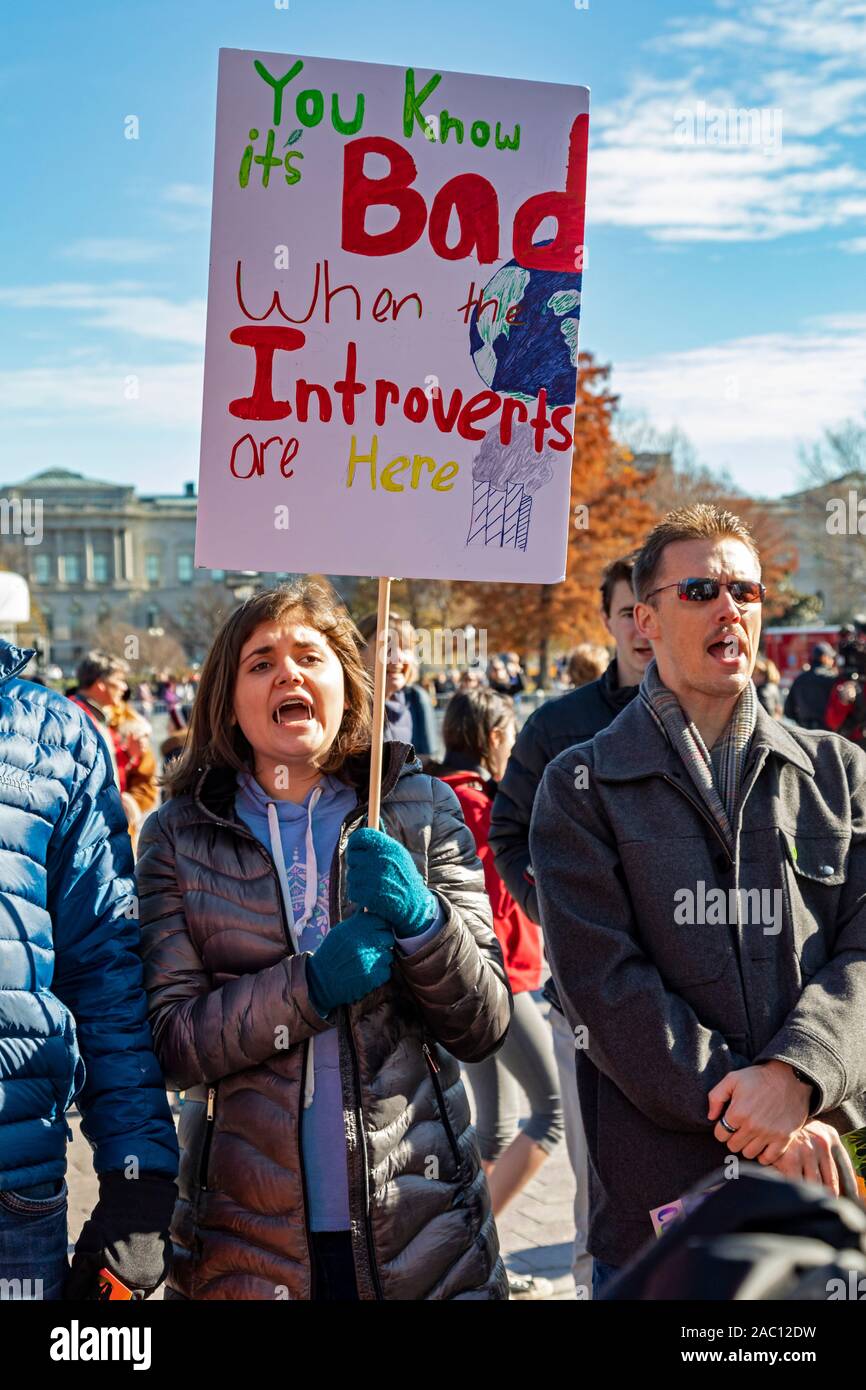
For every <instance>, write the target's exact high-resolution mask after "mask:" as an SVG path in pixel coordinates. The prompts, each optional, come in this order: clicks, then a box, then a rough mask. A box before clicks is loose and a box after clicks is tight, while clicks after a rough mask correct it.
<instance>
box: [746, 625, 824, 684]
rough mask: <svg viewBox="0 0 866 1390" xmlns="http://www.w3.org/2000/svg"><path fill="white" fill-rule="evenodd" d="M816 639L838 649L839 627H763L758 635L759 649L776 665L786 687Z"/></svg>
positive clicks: (797, 671) (807, 658) (803, 664)
mask: <svg viewBox="0 0 866 1390" xmlns="http://www.w3.org/2000/svg"><path fill="white" fill-rule="evenodd" d="M816 642H829V644H830V646H831V647H833V649H834V650H836V651H838V649H839V626H838V624H837V625H836V626H833V625H832V624H828V625H825V626H824V627H765V628H764V631H763V633H762V634H761V650H762V651H763V653H764V655H765V656H767V657H769V659H770V661H774V662H775V663H776V665H777V666H778V668H779V674H780V675H781V678H782V682H781V683H782V686H783V688H784V689H785V690H787V689H788V687H789V686H790V684H791V682H792V681H793V680H794V678H795V677H796V676H799V674H800V672H801V671H802V670H803V668H804V666H808V665H809V663H810V661H811V657H812V648H813V647H814V645H815V643H816Z"/></svg>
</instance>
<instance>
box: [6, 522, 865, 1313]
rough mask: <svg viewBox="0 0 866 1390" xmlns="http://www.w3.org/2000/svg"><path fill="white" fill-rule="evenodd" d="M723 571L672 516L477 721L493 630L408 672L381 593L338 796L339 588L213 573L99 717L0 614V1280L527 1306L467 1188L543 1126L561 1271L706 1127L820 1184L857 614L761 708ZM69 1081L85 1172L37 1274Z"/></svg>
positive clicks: (504, 1179)
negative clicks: (186, 630)
mask: <svg viewBox="0 0 866 1390" xmlns="http://www.w3.org/2000/svg"><path fill="white" fill-rule="evenodd" d="M695 576H697V577H695ZM764 597H765V592H764V588H763V585H762V582H761V569H760V557H759V555H758V551H757V548H756V545H755V542H754V540H753V538H752V536H751V534H750V532H749V531H748V529H747V528H746V527H745V526H744V525H743V523H742V522H741V521H740V520H739V519H738V518H737V517H735V516H733V515H731V514H730V513H729V512H726V511H723V510H720V509H719V508H717V507H714V506H691V507H687V508H683V509H680V510H679V511H676V512H673V513H671V514H670V515H669V516H668V517H667V518H665V520H664V521H663V522H661V523H660V524H659V525H657V526H656V527H655V528H654V529H653V531H652V532H651V533H650V535H649V536H648V537H647V538H646V540H645V542H644V544H643V546H642V547H641V548H640V550H639V551H638V552H636V553H634V554H632V555H628V556H624V557H622V558H619V559H617V560H615V561H614V562H613V563H611V564H610V565H609V566H608V567H607V569H606V570H605V572H604V574H603V575H602V576H600V594H599V607H600V617H601V621H602V623H603V625H604V628H605V630H606V632H607V634H608V636H609V639H610V643H611V647H612V649H613V656H612V657H611V654H610V651H609V649H608V648H607V647H603V646H598V645H596V644H593V643H590V642H581V643H579V644H578V645H577V646H576V647H575V648H574V650H573V651H572V652H571V653H570V654H568V655H567V657H566V658H565V660H564V662H563V664H562V668H561V670H562V683H563V685H565V684H566V682H567V683H568V686H569V688H568V689H567V690H566V691H565V693H562V692H561V691H558V692H557V693H556V694H555V696H552V697H551V698H549V699H547V700H545V701H544V702H543V703H540V704H539V705H538V706H537V707H536V708H535V709H534V710H533V711H532V712H531V713H530V714H529V716H528V718H526V720H525V722H523V723H522V726H520V727H519V724H520V721H519V718H518V712H519V709H520V701H521V700H522V699H523V698H524V697H525V694H526V690H527V684H528V682H527V678H526V675H525V672H524V670H523V668H522V665H521V662H520V659H519V657H518V655H517V654H516V653H513V652H503V653H501V654H499V655H497V656H496V657H494V658H493V660H492V661H490V662H489V664H488V667H487V669H486V671H485V672H482V671H481V670H480V669H478V668H471V669H469V670H468V671H463V672H459V671H454V670H450V671H442V672H441V673H439V674H438V676H437V677H436V678H435V679H433V678H431V681H430V682H429V683H428V684H427V685H426V686H425V684H422V682H421V680H420V679H419V672H418V669H417V665H416V662H415V651H414V637H415V634H414V632H413V629H412V626H411V624H410V623H409V622H408V620H407V619H405V618H403V617H401V616H400V615H393V616H392V618H391V620H390V627H389V632H388V634H387V643H388V647H387V664H386V671H387V677H386V689H385V728H384V735H385V743H384V755H383V769H382V782H381V813H380V820H379V824H378V826H376V827H371V826H368V824H367V820H368V801H369V791H370V766H371V744H372V740H373V729H372V722H371V721H372V713H371V699H370V694H371V672H372V668H373V664H374V661H375V655H376V642H375V640H374V639H375V635H376V617H375V615H374V614H373V615H368V616H366V617H364V618H362V619H361V620H360V622H359V623H358V624H357V626H356V625H355V624H354V623H353V621H352V619H351V618H350V616H349V615H348V613H347V612H346V610H345V608H343V606H342V605H341V604H340V603H339V601H338V600H337V599H336V596H335V595H333V594H332V593H330V592H329V591H327V590H326V589H325V588H324V587H323V586H321V585H319V584H317V583H314V582H310V581H306V580H303V581H298V582H296V583H294V584H291V585H286V586H282V587H280V588H277V589H274V590H268V591H265V592H261V593H258V594H256V595H254V596H253V597H252V598H251V599H249V600H248V601H247V602H245V603H244V604H243V605H241V606H240V607H239V608H237V609H236V610H235V611H234V612H232V613H231V614H230V615H229V616H228V618H227V619H226V621H225V623H224V624H223V626H222V628H221V630H220V632H219V633H218V634H217V636H216V638H215V640H214V642H213V644H212V647H211V650H210V652H209V654H208V656H207V658H206V660H205V662H204V665H203V668H202V670H201V672H200V677H199V679H198V680H197V682H196V688H195V690H194V691H193V690H192V689H190V690H189V691H185V692H181V693H180V694H179V693H178V691H177V689H176V688H174V686H173V683H171V682H169V681H165V682H164V683H162V684H161V685H157V684H156V683H154V685H153V686H151V684H150V683H149V682H148V683H147V685H146V688H145V689H142V688H141V687H139V689H138V691H137V703H138V710H136V709H134V708H133V705H132V704H131V703H130V700H129V695H130V679H131V673H130V671H129V668H128V666H126V664H125V663H124V662H122V661H120V660H119V659H117V658H114V657H111V656H110V655H106V654H103V653H91V654H89V656H88V657H87V658H86V660H85V661H84V662H83V663H82V666H81V668H80V670H79V672H78V679H77V685H76V688H75V690H74V691H73V692H72V693H71V695H70V697H69V698H64V697H63V696H61V695H59V694H57V693H55V692H53V691H50V690H48V689H46V688H45V687H43V686H39V685H36V684H32V683H30V682H27V681H26V680H24V679H22V677H21V672H22V670H23V669H24V667H25V666H26V663H27V660H28V657H29V653H27V652H25V651H21V650H20V649H18V648H15V647H13V646H11V645H9V644H8V643H0V733H2V735H3V738H2V741H0V807H2V810H3V816H4V825H6V826H7V827H8V829H7V830H6V831H5V832H4V852H3V856H2V857H0V907H2V910H3V913H4V914H5V920H6V922H7V924H11V925H12V929H11V930H10V929H8V928H7V929H6V930H2V929H0V991H2V995H3V999H4V1000H5V1003H4V1005H3V1008H2V1010H0V1277H3V1278H11V1277H22V1276H23V1274H24V1273H25V1272H26V1273H27V1275H28V1276H33V1277H38V1278H39V1279H40V1280H41V1281H42V1284H41V1287H42V1296H43V1297H45V1298H67V1299H80V1298H89V1297H95V1296H97V1291H98V1288H99V1285H100V1279H101V1278H103V1277H104V1275H103V1272H104V1271H106V1270H107V1271H108V1272H109V1274H111V1275H112V1276H113V1277H114V1278H115V1279H117V1280H119V1281H121V1282H122V1283H123V1284H124V1285H125V1286H126V1287H127V1288H129V1289H132V1290H136V1291H141V1292H143V1293H145V1294H150V1293H152V1292H153V1291H154V1290H155V1289H156V1288H157V1287H159V1285H160V1284H162V1283H163V1281H165V1285H166V1293H165V1296H166V1298H168V1299H174V1300H181V1299H192V1300H208V1299H242V1300H248V1299H272V1298H289V1299H293V1300H303V1301H357V1300H370V1299H384V1300H427V1299H431V1300H440V1299H487V1300H500V1299H504V1298H507V1297H509V1296H517V1297H521V1296H524V1297H526V1296H533V1294H537V1293H538V1289H537V1288H534V1287H533V1281H532V1280H531V1279H528V1278H518V1277H516V1276H514V1275H510V1274H509V1273H508V1272H507V1271H506V1269H505V1267H504V1264H503V1261H502V1258H501V1256H500V1254H499V1249H498V1240H497V1234H496V1218H497V1217H498V1216H500V1215H501V1213H502V1212H503V1211H504V1210H505V1208H506V1207H507V1205H508V1203H509V1202H511V1201H513V1200H514V1198H515V1197H516V1195H517V1194H518V1193H519V1192H520V1191H521V1190H522V1188H523V1187H524V1186H525V1185H526V1183H527V1182H529V1181H530V1180H531V1179H532V1178H533V1177H534V1176H535V1175H536V1174H537V1173H538V1172H539V1171H540V1170H541V1169H542V1168H543V1165H544V1164H545V1162H546V1161H547V1159H548V1156H549V1155H550V1153H551V1152H552V1151H553V1150H554V1148H555V1147H556V1146H557V1144H558V1143H559V1142H560V1141H561V1139H562V1138H563V1137H564V1139H565V1142H566V1145H567V1150H568V1156H569V1160H570V1164H571V1167H572V1170H573V1173H574V1178H575V1207H574V1228H575V1238H574V1252H573V1272H574V1278H575V1283H576V1285H577V1286H578V1288H579V1289H581V1290H583V1291H584V1294H585V1295H586V1294H588V1293H589V1291H590V1290H591V1291H592V1295H593V1296H596V1297H597V1296H600V1295H602V1294H603V1293H605V1291H607V1292H611V1290H612V1287H615V1282H614V1281H616V1280H617V1279H618V1277H620V1276H621V1275H622V1272H623V1270H624V1269H626V1268H630V1267H631V1266H632V1264H633V1262H634V1261H635V1260H636V1259H639V1258H640V1256H641V1252H642V1250H643V1249H644V1247H645V1246H646V1243H647V1241H648V1240H649V1241H651V1240H652V1236H653V1224H652V1218H651V1213H652V1212H653V1211H654V1210H656V1209H658V1208H660V1207H662V1206H663V1205H664V1204H666V1203H667V1204H670V1203H672V1202H674V1201H675V1200H676V1199H677V1198H679V1197H680V1196H681V1194H683V1193H685V1192H686V1191H687V1190H688V1189H689V1188H690V1187H692V1186H693V1185H694V1184H696V1183H700V1182H702V1181H704V1180H706V1179H707V1178H708V1177H709V1176H710V1175H711V1174H713V1173H714V1172H716V1171H717V1170H718V1169H719V1168H720V1167H721V1166H722V1164H723V1162H724V1160H725V1159H728V1158H730V1157H731V1156H735V1157H736V1158H737V1159H744V1160H752V1161H754V1162H756V1163H757V1164H759V1165H762V1166H763V1168H765V1169H767V1170H768V1171H770V1170H771V1171H773V1172H774V1173H775V1174H776V1175H778V1177H779V1179H780V1180H781V1179H786V1180H789V1181H810V1182H813V1183H818V1184H821V1185H822V1186H823V1187H824V1189H825V1190H827V1191H829V1192H830V1193H832V1194H833V1195H838V1194H839V1193H840V1192H842V1191H847V1190H850V1187H851V1183H852V1181H853V1169H852V1167H851V1160H850V1158H849V1155H848V1152H847V1150H846V1149H845V1147H844V1145H843V1144H841V1143H840V1139H839V1136H840V1135H842V1134H847V1133H849V1132H850V1131H853V1130H856V1129H858V1128H860V1127H862V1126H863V1125H864V1123H866V910H864V908H863V905H862V904H863V902H864V896H866V805H864V801H863V798H864V790H863V789H864V786H866V756H864V753H863V752H862V750H861V749H860V748H859V747H858V746H857V745H858V742H859V741H860V739H859V731H860V724H859V723H858V722H857V721H858V719H859V714H858V710H859V703H858V702H859V699H860V684H859V671H858V668H857V666H856V660H857V659H859V657H858V653H859V651H860V647H861V646H862V645H863V636H864V632H866V625H864V627H863V629H862V630H860V629H859V628H858V627H854V628H853V629H852V631H851V634H850V635H849V636H848V637H847V638H845V640H844V641H843V643H842V654H841V660H842V667H841V669H840V668H839V667H838V665H837V656H836V653H835V652H834V651H833V649H832V648H830V649H829V650H827V649H826V648H823V647H818V648H816V650H815V652H814V653H813V662H812V665H811V668H810V669H809V670H808V671H807V672H804V673H803V674H802V675H801V676H799V677H798V678H797V680H795V681H794V683H793V685H792V687H791V689H790V692H789V693H788V695H787V699H786V701H785V704H784V708H783V707H782V698H781V693H780V691H779V677H778V672H777V671H776V670H775V668H774V667H773V666H772V663H770V662H768V661H767V660H766V658H764V657H762V656H761V653H760V635H761V612H762V604H763V601H764ZM384 636H385V635H383V634H380V637H384ZM846 642H847V645H846ZM858 644H859V645H858ZM193 695H194V698H192V697H193ZM187 696H188V697H189V698H185V697H187ZM157 699H159V700H161V701H162V702H163V708H164V709H165V710H166V712H167V713H168V715H169V718H170V722H171V726H172V729H171V733H170V735H169V737H168V739H166V740H165V741H164V742H163V744H162V745H161V753H162V759H163V767H162V781H161V785H158V777H157V768H156V759H155V752H154V749H153V748H152V746H151V744H152V741H153V740H152V733H151V732H150V731H149V726H148V724H147V720H146V712H147V710H148V700H150V702H151V703H150V706H149V708H150V712H151V713H152V712H153V709H154V708H155V702H156V700H157ZM434 701H435V702H436V703H437V704H439V705H440V706H444V716H443V718H442V721H441V731H440V728H439V724H438V720H437V718H436V717H435V715H434ZM840 711H841V714H840ZM834 721H835V723H834ZM834 727H835V728H836V729H839V730H840V731H841V733H842V735H844V736H842V737H840V736H838V735H837V734H834V733H832V732H828V729H832V728H834ZM710 902H712V904H713V907H712V908H709V909H708V907H707V904H708V903H710ZM713 908H715V910H713ZM0 928H2V921H0ZM465 1082H468V1087H469V1090H470V1091H471V1094H472V1097H473V1101H474V1108H475V1120H474V1124H472V1123H470V1104H469V1098H468V1094H467V1089H466V1086H465V1084H464V1083H465ZM167 1092H169V1093H170V1092H176V1093H177V1094H178V1096H179V1098H180V1100H181V1102H182V1103H181V1105H180V1113H179V1122H178V1125H177V1130H176V1129H175V1124H174V1121H173V1118H172V1115H171V1112H170V1109H169V1104H168V1100H167ZM523 1096H525V1097H526V1101H527V1104H528V1110H529V1116H528V1119H526V1120H525V1122H523V1123H522V1124H521V1123H520V1117H521V1113H522V1109H523V1108H524V1107H523V1101H522V1097H523ZM73 1098H75V1100H76V1103H77V1105H78V1107H79V1109H80V1111H81V1115H82V1124H83V1131H84V1133H85V1135H86V1137H87V1139H88V1141H89V1142H90V1144H91V1146H92V1148H93V1153H94V1164H95V1168H96V1172H97V1174H98V1177H99V1200H98V1203H97V1205H96V1207H95V1209H94V1211H93V1213H92V1215H91V1217H90V1219H89V1220H88V1221H87V1223H86V1224H85V1226H84V1229H83V1231H82V1233H81V1235H80V1237H79V1239H78V1242H77V1244H76V1247H75V1253H74V1255H73V1258H72V1263H71V1267H70V1266H69V1264H68V1262H67V1257H66V1209H65V1208H66V1189H65V1182H64V1172H65V1164H66V1140H67V1130H66V1122H65V1119H64V1111H65V1109H66V1107H67V1106H68V1105H69V1104H70V1103H71V1101H72V1099H73Z"/></svg>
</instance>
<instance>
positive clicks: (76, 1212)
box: [67, 1111, 575, 1301]
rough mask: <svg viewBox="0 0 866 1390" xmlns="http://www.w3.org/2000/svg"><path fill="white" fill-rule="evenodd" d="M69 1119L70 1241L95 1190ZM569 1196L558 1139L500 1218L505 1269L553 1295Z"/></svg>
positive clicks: (565, 1257)
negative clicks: (532, 1278)
mask: <svg viewBox="0 0 866 1390" xmlns="http://www.w3.org/2000/svg"><path fill="white" fill-rule="evenodd" d="M69 1122H70V1127H71V1129H72V1132H73V1134H74V1136H75V1138H74V1142H73V1143H72V1144H70V1146H69V1169H68V1172H67V1181H68V1183H69V1239H70V1242H72V1243H74V1242H75V1240H76V1238H77V1236H78V1233H79V1231H80V1230H81V1227H82V1225H83V1223H84V1221H86V1219H87V1217H88V1216H89V1214H90V1212H91V1210H92V1209H93V1206H94V1203H95V1202H96V1198H97V1195H98V1194H97V1187H96V1179H95V1177H94V1175H93V1167H92V1165H91V1162H90V1146H89V1144H88V1143H87V1140H86V1139H85V1138H84V1136H83V1134H81V1132H80V1125H79V1119H78V1113H77V1111H72V1112H70V1115H69ZM573 1200H574V1179H573V1177H572V1174H571V1168H570V1167H569V1163H568V1155H567V1153H566V1151H565V1144H564V1143H562V1144H560V1146H559V1148H558V1149H557V1150H556V1152H555V1153H553V1154H552V1155H551V1157H550V1158H549V1159H548V1160H547V1162H546V1163H545V1165H544V1167H543V1168H542V1169H541V1172H540V1173H539V1174H538V1176H537V1177H536V1178H535V1179H534V1180H533V1181H532V1182H531V1183H530V1184H529V1186H528V1187H526V1188H524V1190H523V1192H522V1193H521V1194H520V1196H519V1197H518V1198H517V1200H516V1201H515V1202H514V1203H512V1205H511V1207H509V1209H508V1210H507V1211H506V1212H505V1213H504V1214H503V1216H502V1217H501V1218H500V1221H499V1239H500V1244H501V1246H502V1253H503V1255H504V1256H505V1262H506V1264H507V1265H508V1267H509V1269H512V1270H514V1271H515V1272H516V1273H519V1274H534V1275H536V1276H539V1275H540V1276H542V1277H543V1278H545V1279H550V1280H551V1281H552V1283H553V1293H552V1295H551V1297H552V1298H554V1299H572V1300H573V1299H574V1297H575V1292H574V1284H573V1282H572V1278H571V1272H570V1266H571V1241H572V1236H573V1225H572V1203H573ZM521 1301H523V1300H521Z"/></svg>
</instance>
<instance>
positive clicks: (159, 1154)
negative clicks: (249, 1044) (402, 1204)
mask: <svg viewBox="0 0 866 1390" xmlns="http://www.w3.org/2000/svg"><path fill="white" fill-rule="evenodd" d="M32 655H33V653H32V651H24V650H22V649H21V648H19V647H15V646H12V645H11V644H10V643H8V642H4V641H2V640H0V1281H3V1283H2V1287H3V1288H4V1289H5V1290H11V1291H12V1295H11V1296H13V1297H16V1296H17V1297H23V1298H40V1297H41V1298H43V1299H60V1298H67V1299H69V1298H72V1299H82V1298H91V1297H95V1296H96V1290H97V1280H98V1275H99V1271H100V1269H102V1268H103V1267H105V1268H107V1269H108V1271H109V1272H110V1273H111V1274H113V1275H115V1276H116V1277H117V1278H119V1279H120V1280H121V1281H122V1282H123V1283H124V1284H126V1285H127V1287H129V1288H131V1289H134V1290H138V1291H141V1292H143V1293H144V1294H148V1293H151V1292H153V1290H154V1289H155V1288H157V1287H158V1285H159V1284H160V1283H161V1282H162V1280H163V1279H164V1277H165V1274H166V1262H167V1259H168V1256H169V1254H170V1249H171V1247H170V1243H169V1240H168V1228H169V1222H170V1219H171V1213H172V1209H173V1206H174V1201H175V1197H176V1188H175V1181H174V1180H175V1176H176V1174H177V1159H178V1149H177V1140H176V1137H175V1131H174V1125H173V1123H172V1118H171V1112H170V1110H169V1107H168V1102H167V1099H166V1094H165V1089H164V1084H163V1079H162V1073H161V1071H160V1068H159V1065H158V1064H157V1061H156V1058H155V1056H154V1053H153V1041H152V1037H151V1032H150V1028H149V1026H148V1022H147V1011H146V1005H145V998H144V992H143V989H142V981H141V961H140V958H139V954H138V938H139V926H138V911H137V900H136V898H135V896H134V884H133V880H132V849H131V846H130V841H129V835H128V833H127V827H126V817H125V815H124V813H123V809H122V806H121V802H120V796H119V793H118V791H117V788H116V786H115V784H114V780H113V772H112V768H111V763H110V759H109V757H108V755H107V753H106V749H105V745H104V743H103V741H102V738H101V736H100V734H99V733H98V732H97V731H96V729H95V728H94V726H93V725H92V724H91V722H90V721H89V720H88V719H87V718H86V716H84V715H83V714H82V713H81V711H80V710H79V709H77V708H76V706H75V705H73V704H72V703H71V702H70V701H69V700H67V699H65V698H64V697H63V696H62V695H58V694H55V692H54V691H52V690H48V689H46V688H45V687H44V686H41V685H36V684H33V683H31V682H30V681H26V680H22V679H20V677H19V673H20V672H21V671H22V670H23V668H24V667H25V666H26V665H27V662H28V661H29V660H30V658H31V657H32ZM73 1098H74V1099H75V1100H76V1103H77V1105H78V1108H79V1110H80V1111H81V1116H82V1130H83V1133H84V1135H85V1137H86V1139H87V1140H88V1142H89V1144H90V1146H91V1148H92V1149H93V1158H94V1166H95V1169H96V1172H97V1175H98V1178H99V1201H98V1202H97V1205H96V1207H95V1209H94V1211H93V1214H92V1215H91V1217H90V1219H89V1220H88V1221H87V1222H86V1223H85V1225H84V1229H83V1230H82V1232H81V1236H80V1238H79V1240H78V1242H77V1244H76V1247H75V1253H74V1256H73V1259H72V1265H71V1268H70V1266H69V1263H68V1261H67V1254H66V1251H67V1244H66V1242H67V1231H66V1196H67V1194H66V1183H65V1179H64V1174H65V1171H66V1143H67V1139H68V1138H69V1139H71V1138H72V1134H71V1131H70V1129H69V1126H68V1125H67V1122H66V1118H65V1113H64V1112H65V1111H66V1109H67V1107H68V1106H69V1105H70V1104H71V1102H72V1100H73Z"/></svg>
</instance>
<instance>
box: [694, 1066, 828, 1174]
mask: <svg viewBox="0 0 866 1390" xmlns="http://www.w3.org/2000/svg"><path fill="white" fill-rule="evenodd" d="M707 1099H708V1100H709V1106H710V1108H709V1113H708V1118H709V1119H710V1120H716V1121H718V1123H717V1124H716V1127H715V1129H714V1131H713V1133H714V1134H715V1136H716V1138H717V1139H718V1141H719V1143H720V1144H726V1145H727V1147H728V1148H729V1149H730V1150H731V1153H736V1154H742V1155H743V1158H757V1159H758V1160H759V1162H761V1163H768V1164H775V1163H776V1162H777V1161H778V1160H779V1159H780V1158H781V1157H782V1155H783V1154H784V1153H785V1152H786V1150H787V1148H788V1146H789V1145H790V1143H791V1141H792V1139H793V1137H794V1135H795V1134H796V1133H797V1131H798V1130H799V1129H801V1128H802V1126H803V1125H804V1124H805V1123H806V1120H807V1119H808V1118H809V1101H810V1099H811V1087H809V1086H807V1085H805V1084H804V1082H802V1081H798V1080H797V1078H796V1076H795V1075H794V1071H793V1068H792V1067H789V1066H788V1063H787V1062H777V1061H772V1062H762V1063H760V1064H759V1065H758V1066H754V1067H743V1068H742V1070H740V1071H729V1072H728V1074H727V1076H725V1077H723V1079H722V1080H721V1081H720V1082H719V1083H718V1085H717V1086H714V1087H713V1089H712V1090H711V1091H710V1093H709V1096H708V1097H707ZM722 1118H724V1120H725V1125H729V1126H730V1129H726V1128H725V1125H723V1124H722V1123H721V1119H722ZM730 1130H733V1131H734V1133H733V1134H732V1133H731V1132H730Z"/></svg>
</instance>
